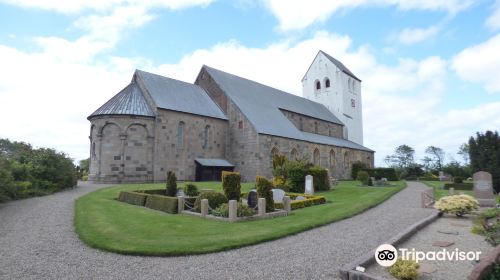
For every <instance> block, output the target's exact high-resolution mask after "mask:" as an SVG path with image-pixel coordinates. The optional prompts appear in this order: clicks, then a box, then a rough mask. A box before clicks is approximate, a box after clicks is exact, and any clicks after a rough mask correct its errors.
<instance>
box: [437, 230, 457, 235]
mask: <svg viewBox="0 0 500 280" xmlns="http://www.w3.org/2000/svg"><path fill="white" fill-rule="evenodd" d="M438 232H439V233H442V234H452V235H458V231H448V230H438Z"/></svg>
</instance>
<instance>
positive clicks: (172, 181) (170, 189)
mask: <svg viewBox="0 0 500 280" xmlns="http://www.w3.org/2000/svg"><path fill="white" fill-rule="evenodd" d="M166 194H167V196H176V195H177V177H176V176H175V173H174V172H172V171H168V172H167V190H166Z"/></svg>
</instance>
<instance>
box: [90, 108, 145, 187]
mask: <svg viewBox="0 0 500 280" xmlns="http://www.w3.org/2000/svg"><path fill="white" fill-rule="evenodd" d="M90 121H91V132H90V137H89V139H90V170H89V180H90V181H96V182H148V181H152V180H153V145H154V141H153V138H154V137H153V123H154V122H153V119H152V118H145V117H136V116H105V117H94V118H92V119H91V120H90Z"/></svg>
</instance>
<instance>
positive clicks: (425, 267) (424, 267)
mask: <svg viewBox="0 0 500 280" xmlns="http://www.w3.org/2000/svg"><path fill="white" fill-rule="evenodd" d="M419 264H420V267H419V268H418V271H419V272H420V273H427V274H431V273H434V272H436V271H437V268H436V267H434V266H433V265H431V264H429V263H419Z"/></svg>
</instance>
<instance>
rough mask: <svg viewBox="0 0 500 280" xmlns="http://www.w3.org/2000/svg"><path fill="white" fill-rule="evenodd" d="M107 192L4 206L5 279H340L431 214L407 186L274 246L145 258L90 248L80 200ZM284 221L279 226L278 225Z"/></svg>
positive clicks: (84, 188) (0, 239) (1, 247)
mask: <svg viewBox="0 0 500 280" xmlns="http://www.w3.org/2000/svg"><path fill="white" fill-rule="evenodd" d="M105 186H107V185H90V184H81V185H80V186H79V187H77V188H75V189H71V190H67V191H64V192H60V193H57V194H54V195H50V196H46V197H39V198H32V199H26V200H22V201H15V202H9V203H5V204H0V279H336V278H338V270H339V268H340V267H341V266H342V265H344V264H346V263H348V262H350V261H352V260H354V259H355V258H357V257H359V256H361V255H362V254H363V253H365V252H366V251H368V250H370V249H373V248H375V247H377V246H378V245H380V244H381V243H382V242H383V241H385V240H387V239H389V238H390V237H392V236H394V235H396V234H397V233H398V232H400V231H402V230H403V229H405V228H406V227H408V226H409V225H411V224H413V223H415V222H417V221H418V220H420V219H423V218H425V217H427V216H428V215H430V214H431V213H433V211H435V210H432V209H422V208H420V191H422V190H423V189H425V188H426V187H425V186H424V185H423V184H420V183H413V182H410V183H409V184H408V187H407V188H406V189H404V190H402V191H401V192H399V193H398V194H396V195H394V196H393V197H392V198H390V199H389V200H387V201H386V202H384V203H382V204H381V205H379V206H377V207H375V208H373V209H371V210H368V211H366V212H364V213H362V214H359V215H357V216H354V217H352V218H350V219H346V220H342V221H339V222H336V223H333V224H330V225H327V226H323V227H320V228H316V229H313V230H309V231H306V232H303V233H300V234H297V235H294V236H290V237H286V238H283V239H279V240H276V241H272V242H267V243H262V244H258V245H254V246H249V247H244V248H241V249H236V250H231V251H227V252H221V253H214V254H206V255H198V256H188V257H140V256H124V255H118V254H114V253H107V252H102V251H99V250H96V249H92V248H89V247H87V246H85V245H84V244H83V243H82V242H81V241H80V240H79V239H78V237H77V235H76V233H75V232H74V228H73V211H74V200H75V199H76V198H78V197H80V196H82V195H85V194H86V193H89V192H91V191H94V190H97V189H99V188H103V187H105ZM276 222H277V223H278V222H279V219H277V220H276Z"/></svg>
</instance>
